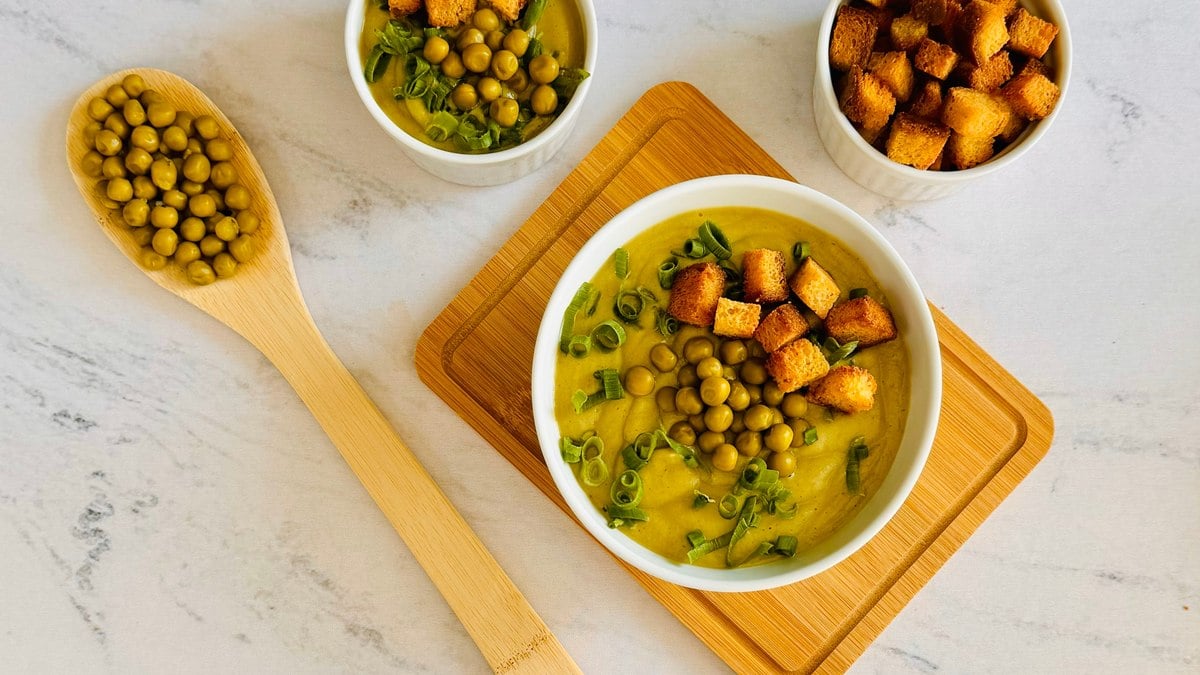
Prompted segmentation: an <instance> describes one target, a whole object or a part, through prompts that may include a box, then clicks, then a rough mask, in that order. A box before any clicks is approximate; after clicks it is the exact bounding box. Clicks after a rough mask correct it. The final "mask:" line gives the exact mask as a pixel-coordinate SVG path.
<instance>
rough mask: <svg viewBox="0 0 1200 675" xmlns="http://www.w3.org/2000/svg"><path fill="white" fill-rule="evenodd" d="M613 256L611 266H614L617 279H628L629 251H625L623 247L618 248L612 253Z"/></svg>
mask: <svg viewBox="0 0 1200 675" xmlns="http://www.w3.org/2000/svg"><path fill="white" fill-rule="evenodd" d="M613 256H614V260H613V266H614V267H615V268H616V273H617V278H618V279H628V278H629V251H626V250H625V249H623V248H618V249H617V252H616V253H614V254H613Z"/></svg>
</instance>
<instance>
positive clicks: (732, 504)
mask: <svg viewBox="0 0 1200 675" xmlns="http://www.w3.org/2000/svg"><path fill="white" fill-rule="evenodd" d="M741 508H742V503H741V502H739V501H738V498H737V497H734V496H733V495H732V494H727V495H725V496H724V497H721V501H719V502H717V513H720V514H721V517H722V518H725V519H726V520H728V519H730V518H733V517H734V516H736V515H737V514H738V511H740V510H741Z"/></svg>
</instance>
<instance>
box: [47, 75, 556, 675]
mask: <svg viewBox="0 0 1200 675" xmlns="http://www.w3.org/2000/svg"><path fill="white" fill-rule="evenodd" d="M131 72H137V73H139V74H141V75H142V77H143V78H144V79H145V81H146V83H147V85H148V86H149V88H151V89H155V90H157V91H158V92H160V93H161V94H162V95H163V96H164V97H165V98H166V100H167V101H168V102H170V103H172V104H173V105H175V107H176V108H177V109H180V110H189V111H191V112H193V113H195V114H197V115H201V114H205V113H207V114H210V115H212V116H214V117H215V118H216V119H217V121H218V122H219V123H220V125H221V128H222V137H224V138H226V139H227V140H229V142H230V143H231V144H232V146H233V152H234V165H235V168H237V170H238V175H239V176H240V177H241V178H240V182H241V183H243V184H244V185H246V186H247V187H248V188H249V190H250V192H251V194H253V195H254V196H255V206H254V207H253V210H254V211H256V212H257V213H258V215H259V217H260V219H261V221H262V223H261V226H260V229H259V230H258V232H256V233H255V234H254V235H253V237H254V239H255V240H256V243H257V244H258V245H259V246H258V254H257V257H255V258H254V259H253V260H251V261H250V262H248V263H246V264H244V265H241V266H239V268H238V273H237V275H236V276H234V277H232V278H229V279H219V280H218V281H217V282H216V283H214V284H211V285H209V286H195V285H193V284H191V283H190V282H188V281H187V279H186V278H184V275H183V273H182V271H181V270H179V269H178V268H177V267H176V266H175V265H174V264H173V263H171V264H168V266H167V268H166V269H164V270H161V271H158V272H151V271H146V274H147V276H149V277H150V278H151V279H152V280H154V282H155V283H157V284H158V285H159V286H162V287H163V288H165V289H167V290H168V291H171V292H172V293H174V294H175V295H178V296H179V297H181V298H183V299H184V300H186V301H188V302H190V303H192V304H193V305H195V306H196V307H199V308H200V309H201V310H203V311H204V312H206V313H208V314H210V315H211V316H213V317H214V318H216V319H217V320H218V321H221V322H222V323H224V324H226V325H228V326H229V327H230V328H232V329H233V330H235V331H237V332H238V333H239V334H240V335H242V336H243V337H245V338H246V339H247V340H249V341H250V343H251V344H253V345H254V346H255V347H257V348H258V349H259V350H260V351H262V353H263V354H264V355H266V357H267V358H268V359H270V360H271V362H272V363H274V364H275V366H276V367H277V368H278V369H279V371H280V372H281V373H282V374H283V376H284V377H285V378H286V379H287V381H288V382H289V383H290V384H291V385H292V387H293V388H294V389H295V390H296V393H297V394H299V396H300V398H301V400H303V401H304V404H305V405H306V406H307V407H308V409H309V410H310V411H311V412H312V414H313V416H314V417H316V419H317V421H318V422H319V423H320V424H321V427H322V428H323V429H324V430H325V432H326V433H327V434H328V435H329V438H330V440H332V441H333V443H334V445H335V446H337V448H338V450H339V451H340V452H341V454H342V456H343V457H344V458H345V460H346V462H347V463H348V464H349V465H350V468H351V469H352V470H353V471H354V473H355V474H356V475H357V476H358V478H359V480H360V481H361V482H362V484H363V486H364V487H365V488H366V489H367V492H368V493H370V495H371V497H372V498H373V499H374V500H375V503H376V504H378V505H379V508H380V509H381V510H382V511H383V512H384V514H385V515H386V516H387V518H388V520H389V521H390V522H391V523H392V526H393V527H395V529H396V532H398V533H399V534H400V536H401V538H402V539H403V540H404V542H405V543H406V544H407V545H408V547H409V550H411V551H412V554H413V557H414V558H416V560H417V562H418V563H419V564H420V565H421V567H422V568H424V570H425V572H426V574H428V575H429V578H430V579H431V580H432V581H433V583H434V585H435V586H437V588H438V590H439V591H440V592H441V594H442V595H443V596H444V597H445V598H446V601H447V603H449V605H450V607H451V609H453V610H454V613H455V614H456V615H457V616H458V618H459V620H460V621H461V622H462V623H463V625H464V626H465V627H466V629H467V631H468V633H470V635H471V638H472V639H473V640H474V641H475V644H476V645H478V646H479V649H480V651H481V652H483V656H484V658H485V659H486V660H487V662H488V664H489V665H490V666H491V667H492V669H493V670H494V671H496V672H502V673H509V672H512V673H516V672H529V673H542V672H579V669H578V667H577V666H576V665H575V663H574V661H572V660H571V657H570V656H569V655H568V654H567V653H566V651H565V650H564V649H563V647H562V645H561V644H560V643H559V642H558V640H557V639H556V638H555V637H554V635H553V634H551V633H550V631H549V630H548V629H547V627H546V625H545V623H543V622H542V620H541V618H540V617H539V616H538V615H537V613H536V612H535V611H534V610H533V608H532V607H531V606H530V605H529V603H528V602H527V601H526V600H525V598H524V596H522V595H521V592H520V591H519V590H518V589H517V588H516V586H515V585H514V584H513V583H512V581H511V580H510V579H509V577H508V575H507V574H505V573H504V570H502V569H501V568H500V565H499V564H498V563H497V562H496V560H495V559H494V558H493V557H492V556H491V554H490V553H488V551H487V549H485V548H484V546H483V544H482V542H480V541H479V539H478V537H476V536H475V533H474V532H472V531H471V528H470V527H469V526H468V525H467V523H466V522H465V521H464V520H463V518H462V516H461V515H460V514H459V513H458V511H457V510H455V508H454V506H453V505H452V504H451V503H450V501H449V499H447V498H446V495H445V494H444V493H443V492H442V491H441V488H439V487H438V485H437V483H435V482H434V480H433V478H432V477H431V476H430V475H429V473H428V472H426V471H425V469H424V467H422V466H421V464H420V463H419V462H418V460H417V458H416V457H415V456H414V455H413V454H412V452H411V451H409V449H408V448H407V447H406V446H405V445H404V443H403V441H401V440H400V438H399V437H398V436H397V435H396V432H395V431H394V430H393V429H392V426H391V425H390V424H389V423H388V421H387V419H386V418H385V417H384V416H383V414H382V413H381V412H380V411H379V409H378V408H377V407H376V406H375V404H374V403H373V402H372V401H371V399H370V398H369V397H368V396H367V394H366V392H365V391H363V389H362V387H361V386H359V384H358V382H357V381H355V379H354V378H353V376H351V375H350V373H349V372H348V371H347V370H346V368H345V366H343V365H342V363H341V361H339V360H338V358H337V356H336V355H335V354H334V353H333V351H332V350H331V349H330V348H329V345H328V344H326V342H325V339H324V338H323V337H322V336H321V334H320V332H319V331H318V330H317V327H316V325H315V324H314V323H313V320H312V317H311V316H310V315H309V312H308V308H307V307H306V306H305V304H304V299H303V298H302V297H301V294H300V288H299V286H298V284H297V283H296V275H295V272H294V270H293V266H292V257H291V250H290V249H289V247H288V241H287V235H286V233H285V232H284V229H283V223H282V221H281V219H280V216H279V208H278V206H277V204H276V203H275V198H274V196H273V195H272V194H271V189H270V186H269V185H268V184H267V180H266V177H265V176H264V175H263V172H262V169H261V168H260V167H259V165H258V162H256V161H255V159H254V156H253V155H252V154H251V153H250V149H249V148H248V147H247V145H246V143H245V141H244V140H243V139H242V137H241V135H239V134H238V133H237V130H236V129H235V128H234V126H233V124H232V123H231V122H230V121H229V119H228V118H226V117H225V115H223V114H222V113H221V111H220V110H218V109H217V107H216V106H215V105H214V104H213V103H212V101H210V100H209V99H208V98H207V97H206V96H205V95H204V94H203V93H202V92H200V90H199V89H197V88H195V87H194V86H192V85H191V84H190V83H189V82H187V81H186V80H184V79H182V78H180V77H178V76H176V75H173V74H171V73H168V72H164V71H161V70H152V69H136V70H128V71H122V72H119V73H115V74H113V75H111V76H109V77H106V78H104V79H103V80H101V81H100V82H97V83H96V84H95V85H93V86H92V87H91V88H89V89H88V90H87V91H86V92H84V94H83V95H82V96H81V97H80V98H79V101H78V102H77V103H76V104H75V107H74V109H73V110H72V112H71V117H70V120H69V122H68V125H67V163H68V165H69V166H70V168H71V172H72V174H73V175H74V177H75V183H76V185H77V186H78V187H79V191H80V194H82V195H83V197H84V199H85V200H86V201H87V202H88V204H89V206H91V208H92V212H93V214H94V215H95V217H96V222H97V223H98V224H99V225H100V227H101V229H103V230H104V233H105V234H106V235H108V238H109V239H111V240H112V242H113V243H114V244H116V245H117V247H118V248H119V249H121V251H122V252H124V253H125V255H126V256H128V257H129V258H130V260H131V261H133V262H134V264H135V265H137V264H138V263H137V260H138V253H139V252H140V249H139V247H138V246H137V244H136V243H135V242H134V241H133V238H132V236H130V233H129V228H127V227H126V226H125V225H124V224H123V222H122V220H121V216H120V214H119V213H118V212H116V211H111V212H110V211H109V209H107V208H106V207H105V206H104V204H103V203H102V202H101V201H100V199H99V195H98V194H97V191H96V189H95V184H96V179H93V178H90V177H88V176H85V175H83V173H82V172H81V171H80V170H79V161H80V159H81V158H82V157H83V155H84V154H85V153H86V152H87V150H88V149H89V148H88V147H87V145H86V143H85V141H84V138H83V127H84V126H85V125H86V124H87V123H88V121H89V120H88V118H87V113H86V106H87V101H88V100H89V99H91V98H92V97H94V96H97V95H102V92H103V91H104V90H105V89H106V88H107V87H108V86H109V85H111V84H113V83H116V82H120V80H121V78H122V77H124V76H125V75H126V74H128V73H131ZM139 268H140V265H139Z"/></svg>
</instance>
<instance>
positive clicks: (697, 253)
mask: <svg viewBox="0 0 1200 675" xmlns="http://www.w3.org/2000/svg"><path fill="white" fill-rule="evenodd" d="M683 255H684V256H686V257H688V258H692V259H699V258H703V257H704V256H706V255H708V247H706V246H705V245H704V242H703V241H700V238H699V237H693V238H691V239H688V240H687V241H685V242H683Z"/></svg>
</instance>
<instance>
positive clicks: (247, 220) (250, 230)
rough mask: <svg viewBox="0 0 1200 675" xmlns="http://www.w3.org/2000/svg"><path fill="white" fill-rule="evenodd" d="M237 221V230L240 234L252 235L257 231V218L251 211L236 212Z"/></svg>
mask: <svg viewBox="0 0 1200 675" xmlns="http://www.w3.org/2000/svg"><path fill="white" fill-rule="evenodd" d="M237 220H238V229H240V230H241V231H242V234H254V232H255V231H256V230H258V226H259V220H258V216H256V215H254V213H253V212H251V211H238V213H237Z"/></svg>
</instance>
